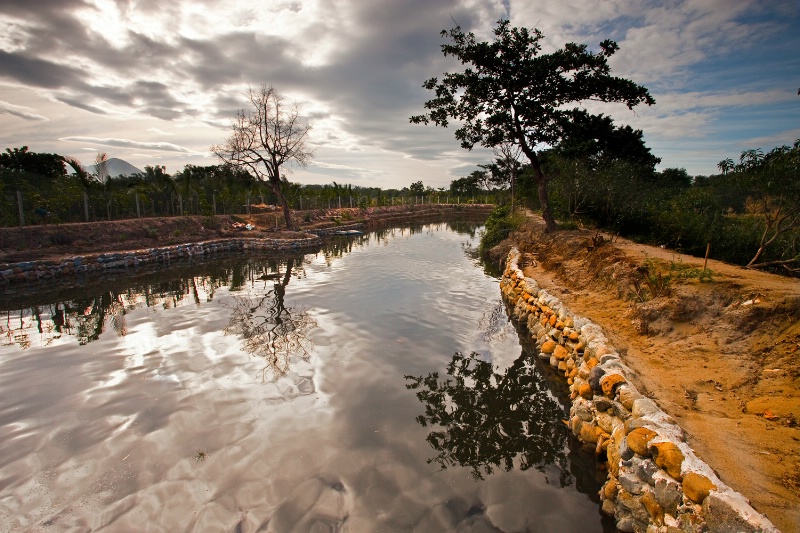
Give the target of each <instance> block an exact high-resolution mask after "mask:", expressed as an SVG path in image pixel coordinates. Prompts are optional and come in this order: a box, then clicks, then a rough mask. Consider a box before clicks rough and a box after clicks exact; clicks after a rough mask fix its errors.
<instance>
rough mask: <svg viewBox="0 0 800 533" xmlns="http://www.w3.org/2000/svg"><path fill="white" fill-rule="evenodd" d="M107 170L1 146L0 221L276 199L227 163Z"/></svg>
mask: <svg viewBox="0 0 800 533" xmlns="http://www.w3.org/2000/svg"><path fill="white" fill-rule="evenodd" d="M68 168H70V169H71V170H72V172H68V170H67V169H68ZM106 174H107V173H105V172H104V171H103V170H102V167H100V170H96V171H95V172H93V173H91V172H87V171H86V170H85V169H84V168H83V167H81V166H80V164H78V163H77V162H76V161H74V160H71V159H69V158H65V157H63V156H61V155H58V154H47V153H36V152H31V151H29V150H28V148H27V147H25V146H23V147H21V148H13V149H12V148H7V149H6V150H5V152H3V153H0V225H2V226H16V225H26V224H41V223H62V222H84V221H97V220H116V219H125V218H135V217H150V216H179V215H206V216H208V215H214V214H226V215H231V214H248V213H250V212H252V210H254V209H258V208H259V207H261V208H263V207H264V206H267V205H275V204H276V203H277V198H276V197H275V194H274V193H273V192H272V190H271V188H270V187H269V186H268V185H267V184H266V183H264V182H261V181H258V180H257V179H256V178H254V177H253V176H252V175H250V174H249V173H247V172H245V171H243V170H240V169H237V168H235V167H231V166H227V165H210V166H196V165H186V166H185V167H184V168H183V170H181V171H179V172H176V173H174V174H168V173H167V172H166V170H165V168H164V167H162V166H158V165H155V166H146V167H145V170H144V172H143V173H141V174H136V175H132V176H116V177H112V176H110V175H106ZM282 192H283V194H284V195H285V196H286V198H287V199H288V201H289V204H290V207H291V208H293V209H301V210H302V209H323V208H335V207H370V206H379V205H407V204H420V203H442V204H444V203H487V202H496V201H498V200H499V199H498V198H496V197H495V196H493V195H492V194H491V193H489V192H488V191H486V190H483V189H480V188H470V189H469V190H461V189H458V190H454V191H452V192H451V191H450V190H448V189H445V188H440V189H433V188H431V187H426V186H424V185H423V183H422V181H416V182H414V183H412V184H410V185H409V186H408V187H403V188H399V189H382V188H379V187H358V186H352V185H340V184H337V183H336V182H333V183H332V184H330V185H301V184H298V183H291V182H289V181H288V180H285V179H284V181H283V185H282ZM500 194H502V193H500Z"/></svg>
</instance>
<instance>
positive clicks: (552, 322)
mask: <svg viewBox="0 0 800 533" xmlns="http://www.w3.org/2000/svg"><path fill="white" fill-rule="evenodd" d="M556 322H558V317H557V316H556V315H550V320H549V322H548V323H549V324H550V326H555V325H556Z"/></svg>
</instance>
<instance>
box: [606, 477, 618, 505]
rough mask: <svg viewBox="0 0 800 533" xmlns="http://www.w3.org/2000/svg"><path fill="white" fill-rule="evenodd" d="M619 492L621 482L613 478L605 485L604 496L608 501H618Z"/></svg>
mask: <svg viewBox="0 0 800 533" xmlns="http://www.w3.org/2000/svg"><path fill="white" fill-rule="evenodd" d="M617 492H619V482H618V481H617V480H616V479H615V478H613V477H612V478H611V479H609V480H608V481H607V482H606V484H605V485H603V494H605V496H606V499H607V500H611V501H614V500H616V499H617Z"/></svg>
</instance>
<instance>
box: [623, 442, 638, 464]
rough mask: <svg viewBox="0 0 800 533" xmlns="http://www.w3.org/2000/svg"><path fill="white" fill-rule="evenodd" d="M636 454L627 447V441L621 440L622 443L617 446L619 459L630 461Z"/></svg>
mask: <svg viewBox="0 0 800 533" xmlns="http://www.w3.org/2000/svg"><path fill="white" fill-rule="evenodd" d="M635 455H636V454H635V453H634V451H633V450H631V448H630V446H628V440H627V439H622V442H620V444H619V456H620V458H621V459H623V460H625V461H630V460H631V459H633V458H634V456H635Z"/></svg>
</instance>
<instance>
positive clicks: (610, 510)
mask: <svg viewBox="0 0 800 533" xmlns="http://www.w3.org/2000/svg"><path fill="white" fill-rule="evenodd" d="M616 510H617V506H616V505H614V502H613V501H611V500H603V505H602V506H601V507H600V511H602V513H603V514H605V515H607V516H614V511H616Z"/></svg>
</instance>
